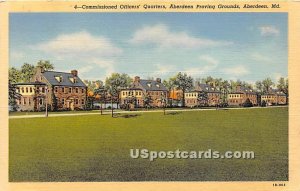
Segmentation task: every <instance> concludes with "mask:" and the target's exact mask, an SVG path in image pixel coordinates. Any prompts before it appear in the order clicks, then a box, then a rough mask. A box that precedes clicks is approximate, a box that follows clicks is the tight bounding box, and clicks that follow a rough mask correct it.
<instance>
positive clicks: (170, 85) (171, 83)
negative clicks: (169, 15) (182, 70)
mask: <svg viewBox="0 0 300 191" xmlns="http://www.w3.org/2000/svg"><path fill="white" fill-rule="evenodd" d="M163 84H164V86H165V87H166V88H167V89H168V91H169V92H170V93H171V91H173V90H174V87H175V78H174V77H171V78H169V79H168V80H164V81H163ZM170 105H171V106H172V105H173V98H171V104H170Z"/></svg>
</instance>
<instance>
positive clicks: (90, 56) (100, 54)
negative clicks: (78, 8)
mask: <svg viewBox="0 0 300 191" xmlns="http://www.w3.org/2000/svg"><path fill="white" fill-rule="evenodd" d="M31 48H32V49H35V50H39V51H42V52H44V53H46V54H47V55H50V56H53V57H54V58H55V59H57V60H59V61H62V62H64V63H66V64H67V63H70V65H72V67H78V68H79V69H80V73H81V74H85V73H90V72H93V73H95V72H96V71H99V72H98V75H99V73H101V74H104V75H110V73H112V72H114V71H115V69H114V68H115V65H116V62H115V61H114V60H115V59H116V57H117V56H119V55H121V54H122V52H123V50H122V49H121V48H119V47H117V46H116V45H114V44H113V43H112V42H111V40H110V39H108V38H105V37H103V36H94V35H91V34H90V33H88V32H86V31H81V32H75V33H71V34H61V35H58V36H57V37H55V38H53V39H50V40H49V41H47V42H44V43H40V44H37V45H34V46H31ZM82 64H84V65H87V66H84V67H82ZM74 65H75V66H74ZM63 67H65V66H63ZM84 77H87V78H89V77H90V76H84ZM99 77H100V78H101V76H99ZM102 78H103V76H102Z"/></svg>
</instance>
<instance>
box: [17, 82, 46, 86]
mask: <svg viewBox="0 0 300 191" xmlns="http://www.w3.org/2000/svg"><path fill="white" fill-rule="evenodd" d="M14 85H20V86H22V85H34V86H35V85H46V84H45V83H42V82H22V83H15V84H14Z"/></svg>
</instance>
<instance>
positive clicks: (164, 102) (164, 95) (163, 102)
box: [159, 92, 167, 115]
mask: <svg viewBox="0 0 300 191" xmlns="http://www.w3.org/2000/svg"><path fill="white" fill-rule="evenodd" d="M159 101H160V103H161V105H162V108H163V111H164V115H166V105H167V93H164V92H162V93H161V94H160V98H159Z"/></svg>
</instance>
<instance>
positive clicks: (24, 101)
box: [23, 97, 26, 105]
mask: <svg viewBox="0 0 300 191" xmlns="http://www.w3.org/2000/svg"><path fill="white" fill-rule="evenodd" d="M23 103H24V104H23V105H26V98H25V97H24V100H23Z"/></svg>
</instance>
